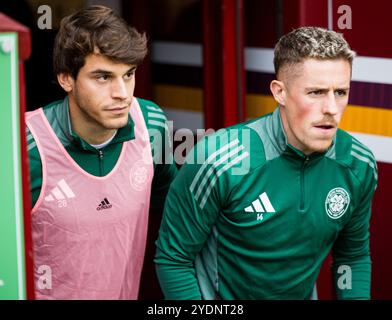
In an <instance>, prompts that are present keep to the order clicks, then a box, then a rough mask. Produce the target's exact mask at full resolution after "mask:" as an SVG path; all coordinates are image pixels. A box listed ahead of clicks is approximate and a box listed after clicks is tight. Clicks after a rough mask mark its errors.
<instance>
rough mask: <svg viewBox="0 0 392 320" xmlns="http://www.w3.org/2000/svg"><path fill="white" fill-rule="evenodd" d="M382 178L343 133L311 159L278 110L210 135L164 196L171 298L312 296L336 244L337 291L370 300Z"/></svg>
mask: <svg viewBox="0 0 392 320" xmlns="http://www.w3.org/2000/svg"><path fill="white" fill-rule="evenodd" d="M376 185H377V167H376V161H375V159H374V156H373V154H372V153H371V151H370V150H369V149H368V148H367V147H365V146H364V145H363V144H361V143H360V142H359V141H357V140H356V139H355V138H353V137H352V136H351V135H349V134H348V133H346V132H344V131H342V130H338V131H337V134H336V136H335V139H334V141H333V144H332V146H331V147H330V148H329V149H328V150H327V151H326V152H325V153H315V154H312V155H310V156H306V155H304V154H303V153H302V152H300V151H299V150H297V149H295V148H294V147H292V146H291V145H289V144H288V143H287V141H286V136H285V133H284V130H283V126H282V123H281V118H280V111H279V108H277V109H276V110H275V111H274V112H273V113H271V114H268V115H266V116H264V117H261V118H257V119H254V120H251V121H248V122H246V123H242V124H238V125H236V126H233V127H230V128H226V129H222V130H220V131H218V132H217V133H216V134H214V135H211V136H207V137H206V138H204V139H203V140H201V141H200V142H199V143H198V144H197V145H196V146H195V148H194V149H193V150H192V151H191V152H190V153H189V155H188V157H187V159H186V163H185V165H184V166H183V167H182V168H181V170H180V172H179V174H178V175H177V177H176V179H175V180H174V182H173V184H172V185H171V187H170V190H169V193H168V196H167V199H166V204H165V210H164V216H163V220H162V224H161V228H160V232H159V238H158V240H157V242H156V244H157V253H156V257H155V263H156V265H157V273H158V278H159V281H160V283H161V287H162V289H163V292H164V294H165V297H166V298H167V299H201V298H202V299H308V298H310V296H311V293H312V290H313V287H314V284H315V282H316V280H317V277H318V274H319V271H320V267H321V264H322V262H323V260H324V259H325V257H326V256H327V254H328V253H329V252H330V250H331V249H332V252H333V274H334V278H335V285H336V292H337V296H338V298H339V299H369V297H370V278H371V277H370V275H371V260H370V254H369V219H370V214H371V200H372V197H373V194H374V191H375V188H376ZM347 272H350V274H346V273H347ZM342 276H343V277H344V276H346V278H344V279H342V278H341V277H342ZM350 276H351V277H350ZM346 280H347V281H350V283H347V281H346Z"/></svg>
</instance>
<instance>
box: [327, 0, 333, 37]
mask: <svg viewBox="0 0 392 320" xmlns="http://www.w3.org/2000/svg"><path fill="white" fill-rule="evenodd" d="M328 30H333V3H332V0H328Z"/></svg>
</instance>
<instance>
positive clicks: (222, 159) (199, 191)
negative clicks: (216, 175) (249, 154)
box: [195, 145, 245, 200]
mask: <svg viewBox="0 0 392 320" xmlns="http://www.w3.org/2000/svg"><path fill="white" fill-rule="evenodd" d="M243 149H245V147H244V146H243V145H240V146H237V147H236V148H234V149H233V150H231V151H230V152H229V153H227V154H225V155H224V156H223V157H222V158H220V159H219V160H218V161H216V162H214V163H213V164H212V166H211V167H210V168H209V169H208V171H207V173H206V174H205V175H204V178H203V180H202V181H201V182H200V184H199V188H198V189H197V192H196V194H195V199H196V200H197V199H198V198H199V195H200V193H201V191H202V190H203V188H204V186H205V184H206V183H207V181H208V178H209V177H210V176H211V174H212V172H213V171H214V168H217V167H218V166H219V165H220V164H222V163H223V162H225V161H226V160H227V159H230V158H231V157H232V156H234V155H237V154H238V153H239V152H240V151H241V150H243Z"/></svg>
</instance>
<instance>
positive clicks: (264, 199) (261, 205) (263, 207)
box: [244, 192, 276, 220]
mask: <svg viewBox="0 0 392 320" xmlns="http://www.w3.org/2000/svg"><path fill="white" fill-rule="evenodd" d="M244 211H245V212H249V213H254V212H257V220H263V219H264V217H263V213H264V212H268V213H275V212H276V211H275V209H274V207H273V206H272V204H271V201H270V200H269V198H268V196H267V193H266V192H264V193H262V194H261V195H259V197H258V198H257V199H256V200H255V201H253V202H252V205H250V206H248V207H246V208H245V209H244Z"/></svg>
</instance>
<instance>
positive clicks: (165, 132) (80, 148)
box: [26, 98, 177, 210]
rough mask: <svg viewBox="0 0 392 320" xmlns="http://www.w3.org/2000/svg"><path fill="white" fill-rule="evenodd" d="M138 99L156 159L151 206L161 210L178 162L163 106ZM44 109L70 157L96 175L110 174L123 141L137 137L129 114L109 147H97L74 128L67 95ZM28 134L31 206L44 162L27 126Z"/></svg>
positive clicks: (35, 198) (35, 199) (39, 183)
mask: <svg viewBox="0 0 392 320" xmlns="http://www.w3.org/2000/svg"><path fill="white" fill-rule="evenodd" d="M137 100H138V102H139V105H140V109H141V110H142V113H143V117H144V120H145V123H146V126H147V129H148V132H149V134H150V142H151V147H152V153H153V159H154V178H153V182H152V193H151V204H150V207H151V208H153V209H156V210H162V208H163V204H164V201H165V197H166V194H167V191H168V189H169V186H170V183H171V182H172V181H173V179H174V177H175V175H176V173H177V168H176V165H175V163H174V161H173V158H172V156H171V154H170V145H171V138H170V136H169V128H168V126H167V119H166V116H165V114H164V112H163V111H162V109H161V108H159V106H157V105H156V104H155V103H153V102H151V101H148V100H143V99H139V98H137ZM43 111H44V114H45V116H46V118H47V119H48V122H49V123H50V125H51V127H52V129H53V131H54V132H55V134H56V135H57V137H58V138H59V140H60V141H61V143H62V144H63V146H64V147H65V149H66V150H67V152H68V153H69V154H70V156H71V157H72V158H73V159H74V160H75V161H76V163H77V164H78V165H79V166H80V167H81V168H82V169H83V170H85V171H86V172H88V173H90V174H92V175H94V176H99V177H102V176H105V175H107V174H108V173H109V172H110V171H111V170H112V169H113V168H114V166H115V165H116V163H117V160H118V157H119V155H120V153H121V149H122V143H123V142H125V141H128V140H131V139H134V137H135V136H134V123H133V120H132V118H131V117H129V119H128V123H127V125H126V126H125V127H123V128H120V129H118V130H117V133H116V135H115V137H114V138H113V140H112V141H111V142H110V143H109V144H108V145H107V146H105V147H104V148H102V149H96V148H94V147H92V146H91V145H90V144H89V143H87V142H86V141H84V140H83V139H82V138H80V137H79V136H78V135H77V134H76V133H74V132H73V131H72V125H71V120H70V115H69V105H68V98H65V99H64V100H61V101H56V102H53V103H51V104H49V105H47V106H45V107H44V108H43ZM26 134H27V144H28V155H29V166H30V191H31V198H32V207H34V205H35V203H36V201H37V199H38V197H39V195H40V192H41V186H42V163H41V157H40V154H39V151H38V148H37V145H36V142H35V140H34V137H33V136H32V134H31V133H30V131H29V130H28V128H27V127H26ZM130 201H132V199H130Z"/></svg>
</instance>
